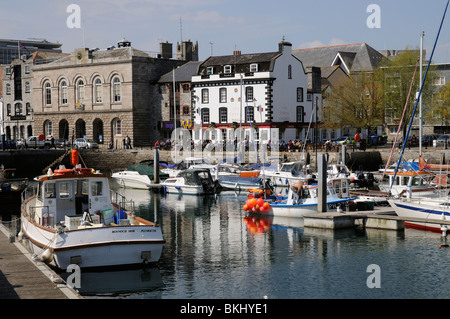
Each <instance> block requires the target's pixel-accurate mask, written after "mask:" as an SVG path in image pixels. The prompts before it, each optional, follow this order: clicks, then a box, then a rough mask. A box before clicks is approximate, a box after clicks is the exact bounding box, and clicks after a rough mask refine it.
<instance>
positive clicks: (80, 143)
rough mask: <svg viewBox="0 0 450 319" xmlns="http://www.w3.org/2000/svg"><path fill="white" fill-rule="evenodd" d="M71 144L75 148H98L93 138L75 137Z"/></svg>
mask: <svg viewBox="0 0 450 319" xmlns="http://www.w3.org/2000/svg"><path fill="white" fill-rule="evenodd" d="M73 144H74V147H75V148H98V144H97V143H96V142H95V141H94V140H91V139H87V138H77V139H76V140H75V142H74V143H73Z"/></svg>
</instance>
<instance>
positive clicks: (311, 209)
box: [263, 199, 349, 218]
mask: <svg viewBox="0 0 450 319" xmlns="http://www.w3.org/2000/svg"><path fill="white" fill-rule="evenodd" d="M348 201H349V200H348V199H342V200H336V201H329V202H328V203H327V212H336V211H337V207H338V206H339V205H340V204H342V203H346V202H348ZM270 207H271V208H270V209H269V210H268V211H267V213H263V214H267V215H270V216H279V217H296V218H301V217H303V216H304V215H305V214H310V213H317V203H313V204H299V205H288V204H285V203H271V204H270Z"/></svg>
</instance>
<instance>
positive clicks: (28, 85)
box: [25, 82, 31, 93]
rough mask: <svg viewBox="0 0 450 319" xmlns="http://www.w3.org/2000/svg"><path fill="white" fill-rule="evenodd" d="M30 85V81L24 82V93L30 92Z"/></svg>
mask: <svg viewBox="0 0 450 319" xmlns="http://www.w3.org/2000/svg"><path fill="white" fill-rule="evenodd" d="M30 91H31V87H30V82H25V93H30Z"/></svg>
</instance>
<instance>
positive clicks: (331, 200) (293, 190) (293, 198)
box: [264, 185, 353, 217]
mask: <svg viewBox="0 0 450 319" xmlns="http://www.w3.org/2000/svg"><path fill="white" fill-rule="evenodd" d="M350 200H353V198H339V197H338V195H337V194H336V192H335V190H334V187H333V186H332V185H327V211H329V212H332V211H337V210H338V207H340V206H341V204H345V203H346V202H348V201H350ZM317 205H318V185H303V186H302V187H301V188H300V189H298V188H297V187H296V186H295V185H292V186H291V187H290V188H289V192H288V196H287V198H282V199H281V200H277V201H275V202H270V209H269V210H268V211H267V212H266V213H264V214H268V215H273V216H282V217H303V215H305V214H308V213H317Z"/></svg>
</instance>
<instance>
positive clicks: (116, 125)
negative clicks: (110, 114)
mask: <svg viewBox="0 0 450 319" xmlns="http://www.w3.org/2000/svg"><path fill="white" fill-rule="evenodd" d="M113 130H114V135H122V121H121V120H120V119H115V120H114V121H113Z"/></svg>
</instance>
